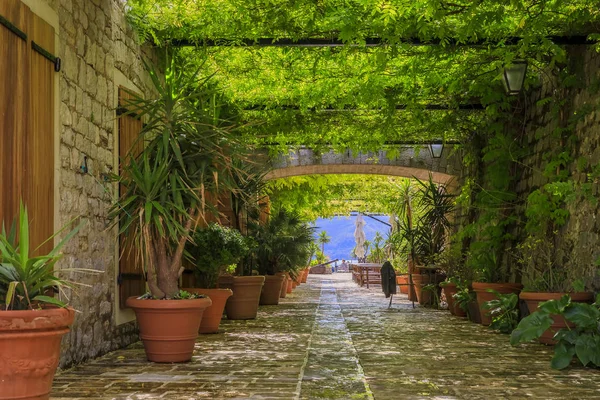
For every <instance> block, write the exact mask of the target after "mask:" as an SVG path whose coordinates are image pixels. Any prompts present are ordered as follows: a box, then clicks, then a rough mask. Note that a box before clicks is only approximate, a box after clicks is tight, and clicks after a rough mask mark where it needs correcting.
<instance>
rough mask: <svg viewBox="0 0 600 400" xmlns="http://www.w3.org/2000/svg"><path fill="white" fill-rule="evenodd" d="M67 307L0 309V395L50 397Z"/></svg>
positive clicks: (71, 314)
mask: <svg viewBox="0 0 600 400" xmlns="http://www.w3.org/2000/svg"><path fill="white" fill-rule="evenodd" d="M74 317H75V311H74V310H73V309H71V308H49V309H45V310H33V311H32V310H25V311H0V365H2V369H1V370H0V399H3V400H4V399H35V400H44V399H48V398H50V390H51V389H52V380H53V379H54V373H55V372H56V368H57V367H58V361H59V358H60V340H61V338H62V337H63V336H64V335H65V334H66V333H67V332H69V326H70V325H71V324H72V323H73V318H74Z"/></svg>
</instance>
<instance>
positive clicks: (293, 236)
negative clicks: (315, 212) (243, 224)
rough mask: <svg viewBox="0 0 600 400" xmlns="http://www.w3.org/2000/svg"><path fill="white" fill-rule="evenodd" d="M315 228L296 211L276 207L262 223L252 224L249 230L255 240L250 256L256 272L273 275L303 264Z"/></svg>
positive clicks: (312, 241)
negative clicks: (266, 220) (267, 219)
mask: <svg viewBox="0 0 600 400" xmlns="http://www.w3.org/2000/svg"><path fill="white" fill-rule="evenodd" d="M314 231H315V228H314V227H311V226H310V225H309V224H308V223H306V222H304V221H302V220H301V219H300V217H299V215H298V214H297V213H292V212H289V211H286V210H284V209H280V210H278V211H276V212H275V213H273V214H272V215H271V217H270V218H269V221H268V222H267V223H266V224H264V225H260V224H252V225H251V227H250V232H251V233H250V234H251V236H252V237H253V238H254V240H255V241H256V249H255V251H254V259H255V263H256V267H257V269H258V272H259V273H260V274H263V275H274V274H276V273H277V272H292V273H293V272H294V271H295V270H296V269H298V268H299V267H305V266H306V265H308V263H309V258H310V257H311V256H312V251H313V250H312V249H313V246H312V245H313V243H314V237H313V235H314Z"/></svg>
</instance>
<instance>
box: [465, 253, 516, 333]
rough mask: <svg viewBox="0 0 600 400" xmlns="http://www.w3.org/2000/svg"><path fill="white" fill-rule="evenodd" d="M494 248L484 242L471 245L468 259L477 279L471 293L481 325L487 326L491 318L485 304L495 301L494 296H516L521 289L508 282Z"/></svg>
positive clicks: (507, 274) (505, 271) (507, 276)
mask: <svg viewBox="0 0 600 400" xmlns="http://www.w3.org/2000/svg"><path fill="white" fill-rule="evenodd" d="M494 248H495V246H488V244H486V243H485V242H478V243H473V244H472V245H471V249H472V250H473V251H472V253H471V256H470V259H469V262H470V265H471V266H472V267H474V269H475V273H476V274H477V276H478V278H477V280H476V281H474V282H473V283H472V287H473V291H474V292H475V294H476V296H477V304H478V305H479V310H480V314H481V324H482V325H485V326H489V325H490V324H491V323H492V317H491V315H490V312H489V310H487V309H486V307H485V304H486V303H487V302H489V301H492V300H495V299H497V296H496V294H497V293H500V294H509V293H514V294H516V295H518V294H519V293H520V292H521V290H522V289H523V285H522V284H520V283H510V282H509V277H510V275H509V272H510V271H508V269H507V267H506V266H503V265H502V262H501V258H500V257H498V258H497V257H496V251H495V250H494Z"/></svg>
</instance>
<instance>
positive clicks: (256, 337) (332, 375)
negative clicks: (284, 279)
mask: <svg viewBox="0 0 600 400" xmlns="http://www.w3.org/2000/svg"><path fill="white" fill-rule="evenodd" d="M388 303H389V299H386V298H385V297H384V295H383V293H381V289H380V288H379V287H373V286H372V287H371V288H370V289H366V288H359V287H358V286H357V285H356V284H354V283H353V282H352V280H351V278H350V274H348V273H346V274H343V273H337V274H332V275H310V276H309V279H308V283H307V284H303V285H301V286H300V287H298V288H297V289H296V290H295V291H294V293H293V294H291V295H288V297H287V298H286V299H282V301H281V303H280V305H279V306H266V307H261V309H260V311H259V315H258V318H257V319H256V320H252V321H228V320H223V322H222V324H221V333H219V334H215V335H203V336H200V337H199V338H198V341H197V344H196V351H195V354H194V358H193V360H192V361H191V362H190V363H186V364H153V363H150V362H148V361H146V358H145V356H144V351H143V348H142V346H141V343H136V344H134V345H132V346H130V347H129V348H127V349H123V350H120V351H116V352H113V353H110V354H108V355H106V356H104V357H102V358H99V359H96V360H94V361H91V362H88V363H86V364H83V365H80V366H77V367H74V368H72V369H69V370H66V371H62V372H60V373H59V374H57V377H56V379H55V382H54V391H53V393H52V398H56V399H84V398H85V399H89V398H95V399H157V398H164V399H221V398H227V399H246V398H251V399H421V398H436V399H500V398H507V399H521V398H528V399H532V398H533V399H600V371H599V370H594V369H584V368H581V367H573V368H571V369H568V370H566V371H555V370H552V369H550V367H549V361H550V358H551V355H552V349H551V348H547V347H545V346H542V345H537V344H531V345H523V346H519V347H512V346H510V344H509V343H508V336H506V335H501V334H496V333H494V332H492V331H490V330H489V329H487V328H485V327H482V326H480V325H475V324H472V323H470V322H468V321H465V320H461V319H457V318H455V317H452V316H450V314H449V313H448V312H447V311H436V310H429V309H424V308H416V309H413V308H412V305H411V303H409V302H408V301H407V300H406V296H403V295H400V296H395V297H394V299H393V303H392V308H391V309H388V308H387V307H388Z"/></svg>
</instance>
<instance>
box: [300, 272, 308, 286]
mask: <svg viewBox="0 0 600 400" xmlns="http://www.w3.org/2000/svg"><path fill="white" fill-rule="evenodd" d="M307 279H308V269H305V270H303V271H302V282H301V283H306V281H307Z"/></svg>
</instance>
